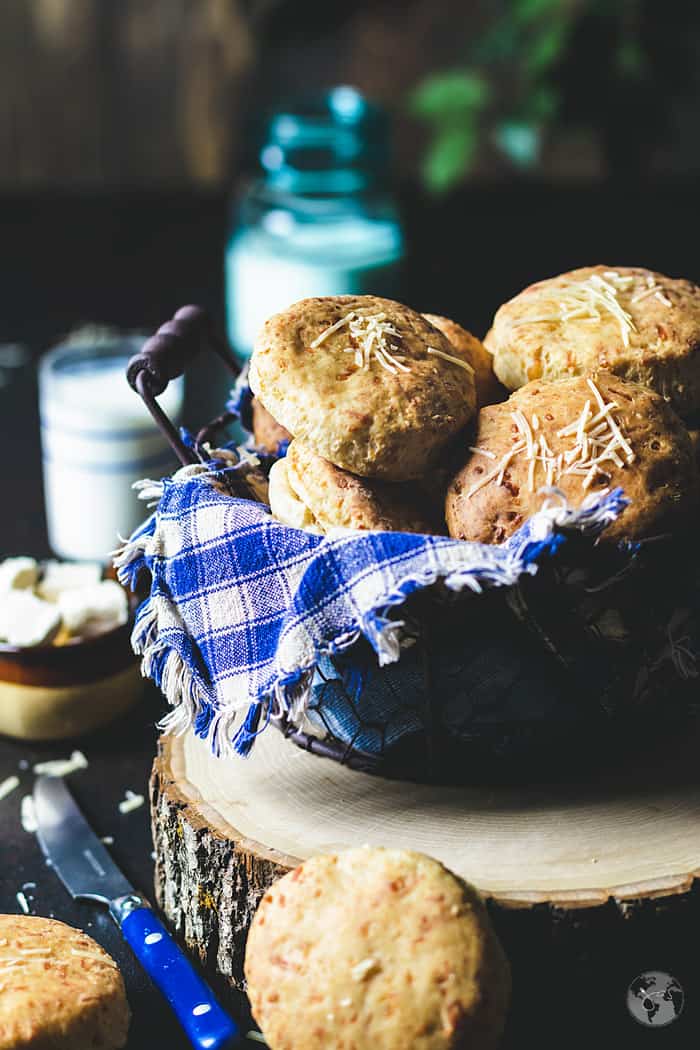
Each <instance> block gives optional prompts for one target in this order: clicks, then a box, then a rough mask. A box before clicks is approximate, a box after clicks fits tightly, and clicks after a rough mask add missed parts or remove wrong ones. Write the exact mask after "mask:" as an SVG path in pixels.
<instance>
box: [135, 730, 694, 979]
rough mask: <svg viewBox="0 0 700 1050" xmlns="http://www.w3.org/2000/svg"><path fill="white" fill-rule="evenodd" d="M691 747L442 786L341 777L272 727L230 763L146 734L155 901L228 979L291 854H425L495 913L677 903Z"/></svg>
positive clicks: (682, 889)
mask: <svg viewBox="0 0 700 1050" xmlns="http://www.w3.org/2000/svg"><path fill="white" fill-rule="evenodd" d="M679 743H680V742H679ZM697 743H698V741H697V736H696V737H695V739H691V738H686V739H685V740H684V741H683V742H682V748H681V749H680V750H679V751H678V752H676V753H675V754H673V755H667V756H666V757H665V758H661V757H660V758H659V761H658V764H656V765H652V766H650V765H649V764H648V762H645V763H640V764H639V765H638V766H633V765H632V764H631V763H628V764H627V766H626V767H617V768H615V769H611V770H609V771H607V772H606V773H602V772H601V771H599V770H595V771H591V777H590V779H587V780H585V781H582V780H580V781H576V782H572V783H569V784H562V783H561V782H560V783H557V784H556V785H552V784H550V785H547V784H540V785H536V784H533V786H531V787H527V788H523V787H518V788H512V787H497V788H496V787H493V788H484V787H482V786H480V787H471V788H470V787H465V788H445V787H430V786H426V785H414V784H406V783H401V782H398V781H389V780H384V779H380V778H378V777H372V776H370V775H367V774H363V773H357V772H353V771H351V770H348V769H346V768H344V767H342V766H339V765H336V764H335V763H331V762H328V761H327V760H324V759H320V758H318V757H315V756H312V755H310V754H308V753H306V752H303V751H300V750H298V749H296V748H295V747H293V746H292V745H290V744H289V742H288V741H285V740H284V739H283V738H282V736H281V735H280V734H278V733H276V732H274V731H272V730H271V731H270V732H266V733H264V734H263V735H262V736H261V738H260V739H259V741H258V742H257V744H256V747H255V748H254V750H253V754H252V756H251V757H250V758H249V759H246V760H243V761H241V760H221V759H216V758H214V757H213V756H212V755H211V754H210V752H209V750H208V748H207V746H206V744H205V743H203V742H202V741H199V740H197V739H196V738H195V737H194V736H193V735H191V734H189V735H186V736H184V737H180V738H162V739H161V742H160V749H159V757H158V758H157V760H156V763H155V765H154V773H153V778H152V806H153V830H154V841H155V847H156V857H157V862H156V868H157V891H158V898H159V902H160V904H161V906H162V907H163V908H164V910H165V912H166V914H167V915H168V916H169V918H170V919H171V920H172V921H173V923H174V924H175V926H176V928H177V929H179V930H180V931H181V932H182V933H183V935H184V937H185V940H186V941H187V943H188V944H189V945H190V946H191V947H193V948H195V949H196V950H197V951H198V953H199V955H200V958H201V959H202V961H203V962H205V963H208V964H209V965H213V966H214V967H215V969H216V970H217V971H218V972H219V973H222V974H223V975H224V976H226V977H227V978H228V979H229V980H231V981H232V983H233V984H235V985H239V984H240V981H241V964H242V958H243V951H244V940H245V934H246V931H247V928H248V925H249V923H250V920H251V918H252V915H253V914H254V911H255V907H256V905H257V902H258V900H259V898H260V896H261V895H262V893H263V892H264V891H265V889H266V888H267V886H268V885H269V884H270V883H271V882H272V881H273V880H274V879H275V878H277V877H278V876H279V875H281V874H282V873H283V872H285V871H288V870H289V869H290V868H291V867H293V866H294V865H295V864H296V863H298V862H299V861H300V860H302V859H304V858H306V857H309V856H311V855H313V854H315V853H320V852H327V851H334V850H340V849H344V848H348V847H350V846H354V845H357V844H361V843H372V844H375V845H386V846H400V847H406V848H411V849H417V850H421V851H423V852H425V853H428V854H430V855H432V856H435V857H437V858H438V859H440V860H442V861H443V862H444V863H445V864H446V865H447V866H448V867H449V868H451V869H452V870H453V871H455V872H457V873H458V874H459V875H462V876H463V877H464V878H466V879H468V880H469V881H470V882H472V883H474V884H475V885H476V886H477V887H478V889H479V890H480V891H481V892H482V893H483V894H484V895H485V896H486V897H487V898H490V899H491V900H492V902H493V905H494V906H496V907H497V908H500V909H503V908H507V909H530V908H532V907H533V906H536V905H538V906H540V905H544V906H546V907H548V908H552V909H560V910H561V909H563V910H566V911H581V912H583V911H585V910H590V909H593V910H598V909H599V908H600V907H601V906H602V905H605V904H608V903H612V904H613V905H616V906H617V907H618V909H623V910H624V909H627V908H633V907H635V906H637V905H638V904H639V903H640V902H642V901H646V902H647V903H648V902H651V901H655V900H657V899H659V898H671V897H673V896H676V895H678V896H679V897H682V896H684V895H686V894H687V892H688V891H689V890H690V889H691V888H692V886H693V882H694V879H695V878H696V877H697V876H698V875H700V786H698V784H697V778H696V777H695V775H694V756H693V752H694V751H696V750H697Z"/></svg>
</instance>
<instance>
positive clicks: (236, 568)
mask: <svg viewBox="0 0 700 1050" xmlns="http://www.w3.org/2000/svg"><path fill="white" fill-rule="evenodd" d="M239 469H240V468H239V467H238V466H225V467H222V465H221V462H220V461H219V462H218V463H217V462H216V461H212V463H209V464H202V465H196V466H190V467H184V468H183V469H182V470H180V471H178V472H177V473H176V474H175V475H173V477H172V478H166V479H164V480H163V481H160V482H143V483H141V488H142V492H141V496H142V498H147V499H155V500H157V506H156V510H155V513H153V514H152V515H151V517H150V518H148V520H147V521H146V522H145V523H144V524H143V525H142V527H141V528H140V529H138V530H137V531H136V532H135V533H134V534H133V536H132V537H131V538H130V539H129V540H128V541H127V542H126V544H125V545H124V547H123V548H122V550H121V551H120V552H119V553H118V555H117V557H116V560H115V565H116V566H117V569H118V574H119V578H120V580H121V581H122V582H123V583H125V584H127V585H131V586H132V587H134V586H135V585H136V581H137V579H139V578H140V577H141V576H142V574H143V573H144V572H147V573H148V574H149V575H150V594H149V596H148V598H147V599H146V600H145V601H144V602H143V603H142V604H141V606H140V607H139V610H138V613H137V619H136V625H135V628H134V632H133V636H132V644H133V647H134V650H135V652H136V653H138V654H140V655H141V657H142V670H143V673H144V675H146V676H148V677H151V678H152V679H153V680H154V681H155V682H156V684H157V685H158V686H159V687H160V688H161V689H162V691H163V693H164V694H165V696H166V698H167V700H168V702H169V703H170V705H171V706H172V711H170V712H169V714H168V715H167V716H166V718H165V719H164V720H163V723H162V728H163V729H164V730H165V731H169V732H176V733H179V732H184V731H185V730H187V729H189V728H190V727H194V730H195V732H196V733H197V734H198V735H199V736H202V737H207V738H208V739H209V741H210V745H211V747H212V750H213V751H214V752H215V753H216V754H227V753H231V752H232V751H237V752H239V753H242V754H245V753H246V752H247V751H248V750H249V748H250V746H251V744H252V741H253V739H254V737H255V735H256V733H257V732H259V727H260V726H264V725H265V724H266V721H267V719H269V716H270V714H271V713H279V712H283V711H287V712H292V713H293V714H294V715H295V716H296V715H298V714H299V713H300V712H301V711H303V710H304V706H305V704H306V702H307V700H308V697H309V692H310V689H311V683H312V679H313V675H314V671H315V669H316V667H317V665H318V663H319V661H321V660H322V659H323V658H324V657H327V656H328V655H333V654H338V653H340V652H342V651H344V650H347V649H349V647H350V646H352V645H353V643H354V642H356V641H357V640H358V638H360V636H364V637H365V638H366V639H367V640H368V641H369V642H370V644H371V645H372V647H373V648H374V650H375V652H376V654H377V659H378V662H379V665H386V664H389V663H391V662H393V661H396V660H398V659H399V656H400V652H401V641H402V632H403V628H404V625H403V623H402V621H401V619H400V612H399V610H400V606H401V604H402V603H403V602H404V600H405V599H406V598H407V596H408V595H410V594H412V593H413V592H415V591H417V590H420V589H421V588H425V587H428V586H430V585H431V584H433V583H435V582H436V581H438V580H441V581H442V582H443V584H444V585H445V586H446V587H448V588H449V589H451V590H453V591H460V590H463V589H465V588H468V589H469V590H471V591H473V592H477V593H478V592H480V591H481V590H482V589H484V588H487V587H499V586H508V585H511V584H514V583H516V582H517V581H518V579H519V578H520V577H521V576H522V575H523V574H534V573H536V571H537V564H538V560H540V559H542V558H543V557H545V556H548V555H551V554H552V553H554V552H555V551H556V549H557V547H558V546H559V545H560V544H561V543H563V542H565V535H566V533H565V531H564V532H562V530H569V529H572V530H577V531H581V532H586V533H592V534H597V533H598V532H600V531H601V530H602V529H603V528H604V527H605V526H606V525H607V524H608V523H609V522H610V521H613V520H614V519H615V518H616V517H617V515H618V514H619V513H620V511H621V510H622V509H623V508H624V506H625V505H626V502H627V501H626V500H625V498H624V496H623V495H622V493H621V491H620V490H619V489H617V490H615V491H613V492H610V493H608V494H606V495H604V496H602V497H599V498H597V499H595V498H592V499H589V500H587V501H586V503H585V504H584V505H583V506H582V507H581V508H580V509H578V510H570V509H569V508H568V507H567V505H566V503H565V502H564V500H563V498H562V497H561V494H559V493H556V492H555V491H554V490H552V491H550V492H549V493H547V494H545V497H544V503H543V507H542V510H541V511H539V512H538V513H537V514H535V515H534V516H533V517H532V518H530V519H529V520H528V521H527V522H526V523H525V524H524V525H523V526H522V527H521V528H520V529H519V530H518V532H517V533H516V534H515V535H514V536H513V537H512V538H511V539H510V540H509V541H508V542H506V543H505V544H503V545H502V546H498V547H497V546H483V545H480V544H476V543H463V542H460V541H457V540H452V539H449V538H447V537H442V536H421V535H414V534H408V533H393V532H371V533H370V532H350V531H348V530H342V531H341V530H338V531H337V532H336V533H334V534H331V535H330V536H326V537H321V536H315V535H310V534H308V533H305V532H300V531H299V530H297V529H293V528H289V527H287V526H286V525H282V524H281V523H280V522H278V521H276V520H275V519H274V518H273V517H272V516H271V515H270V513H269V511H268V509H267V508H266V507H265V506H263V505H262V504H260V503H255V502H253V501H251V500H247V499H240V498H236V497H232V496H231V495H228V494H225V492H223V491H222V488H223V487H225V485H226V483H227V482H230V483H231V484H230V487H232V486H233V485H235V475H236V471H237V470H239Z"/></svg>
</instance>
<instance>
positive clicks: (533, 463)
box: [467, 379, 635, 498]
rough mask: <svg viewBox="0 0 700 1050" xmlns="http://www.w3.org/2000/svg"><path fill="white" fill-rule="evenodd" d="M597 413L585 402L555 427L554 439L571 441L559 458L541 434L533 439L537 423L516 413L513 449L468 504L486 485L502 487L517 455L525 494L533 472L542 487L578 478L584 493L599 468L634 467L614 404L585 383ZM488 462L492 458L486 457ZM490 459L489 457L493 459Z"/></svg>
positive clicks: (474, 490)
mask: <svg viewBox="0 0 700 1050" xmlns="http://www.w3.org/2000/svg"><path fill="white" fill-rule="evenodd" d="M587 383H588V386H589V388H590V391H591V393H592V395H593V400H594V402H595V405H596V406H597V409H598V410H597V411H595V412H594V410H593V408H592V401H591V399H590V398H589V399H587V400H586V402H585V404H584V406H583V408H582V410H581V413H580V415H579V416H578V418H577V419H574V420H572V422H571V423H568V424H567V425H566V426H564V427H561V428H560V429H559V430H558V431H557V433H556V436H557V437H558V438H571V439H572V441H573V444H572V445H571V446H570V447H569V448H567V449H565V450H564V451H562V452H558V453H555V452H554V451H553V450H552V449H551V447H550V445H549V443H548V441H547V439H546V437H545V435H544V434H542V433H540V434H539V435H537V437H535V432H536V431H537V430H538V427H539V421H538V422H537V426H536V425H535V420H536V419H537V417H536V416H534V415H533V416H532V417H531V419H530V420H528V419H527V417H526V416H525V414H524V412H522V411H520V410H519V409H518V410H516V411H515V412H512V413H511V418H512V420H513V423H514V424H515V426H516V428H517V431H518V437H517V440H516V441H515V444H514V445H513V446H512V447H511V448H509V449H508V451H507V452H506V453H505V455H503V456H502V457H501V459H500V460H499V461H498V463H497V464H496V466H495V467H494V468H493V470H491V471H489V473H488V474H485V475H484V477H483V478H480V479H479V480H478V481H477V482H476V484H475V485H472V487H471V488H470V489H469V491H468V492H467V498H471V497H472V496H473V495H474V494H475V493H477V492H479V491H480V490H481V489H483V488H484V487H485V486H486V485H489V484H490V483H491V482H492V481H495V482H496V484H497V485H502V484H503V482H504V480H505V473H506V470H507V469H508V467H509V466H510V464H511V462H512V461H513V459H514V458H515V457H516V456H520V455H523V454H524V456H525V459H526V460H527V461H528V472H527V486H528V489H529V491H530V492H534V491H535V486H536V484H537V480H538V479H537V471H538V468H539V469H540V471H541V473H542V479H541V480H542V483H544V484H545V485H548V486H551V485H558V484H559V482H560V481H561V479H562V478H563V477H566V476H568V475H575V476H577V477H580V478H581V485H582V487H583V490H584V492H585V491H586V489H588V488H589V487H590V485H592V483H593V481H594V479H595V477H596V475H597V474H599V473H602V472H603V467H604V464H613V465H614V466H615V467H618V468H624V467H625V466H627V464H629V463H634V460H635V453H634V450H633V448H632V446H631V445H630V443H629V440H628V439H627V437H626V435H625V433H624V431H623V424H622V421H621V419H619V418H616V417H615V415H614V412H615V409H617V408H618V407H619V406H618V404H617V402H616V401H607V402H606V401H605V399H604V397H603V395H602V394H601V392H600V390H599V389H598V387H597V386H596V384H595V383H594V382H593V380H592V379H588V380H587ZM470 451H472V452H475V453H481V454H484V453H486V452H487V450H486V449H480V448H478V447H476V446H472V447H471V448H470ZM491 456H493V453H491ZM493 458H495V457H493Z"/></svg>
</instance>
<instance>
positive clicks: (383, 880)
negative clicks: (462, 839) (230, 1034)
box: [245, 847, 510, 1050]
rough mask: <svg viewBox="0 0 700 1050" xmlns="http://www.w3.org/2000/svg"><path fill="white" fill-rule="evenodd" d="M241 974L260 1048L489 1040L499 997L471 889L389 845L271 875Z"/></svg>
mask: <svg viewBox="0 0 700 1050" xmlns="http://www.w3.org/2000/svg"><path fill="white" fill-rule="evenodd" d="M245 974H246V978H247V981H248V994H249V997H250V1001H251V1005H252V1009H253V1014H254V1016H255V1019H256V1020H257V1021H258V1023H259V1025H260V1027H261V1028H262V1031H263V1033H264V1035H265V1038H266V1040H267V1042H268V1044H269V1045H270V1047H271V1048H272V1050H332V1048H340V1047H345V1048H350V1047H352V1048H354V1050H408V1048H409V1047H410V1048H411V1050H457V1048H460V1050H461V1048H464V1050H467V1048H472V1047H473V1048H476V1047H478V1048H479V1050H489V1048H492V1047H495V1046H496V1045H497V1043H498V1039H499V1037H500V1034H501V1031H502V1029H503V1024H504V1020H505V1014H506V1011H507V1009H508V1001H509V998H510V970H509V967H508V962H507V960H506V958H505V956H504V954H503V951H502V949H501V946H500V944H499V942H498V940H497V939H496V935H495V934H494V932H493V929H492V927H491V923H490V921H489V918H488V915H487V913H486V909H485V908H484V905H483V903H482V902H481V899H480V898H479V895H478V893H477V892H476V890H474V889H473V887H471V886H469V885H467V883H465V882H463V881H462V880H461V879H458V878H457V877H456V876H455V875H452V874H451V872H449V871H448V870H447V869H446V868H444V867H443V866H442V865H441V864H439V863H438V862H437V861H436V860H432V859H431V858H430V857H426V856H424V855H422V854H420V853H412V852H409V851H407V850H398V849H378V848H370V847H364V848H362V849H354V850H348V851H347V852H345V853H341V854H338V855H336V856H321V857H314V858H312V859H311V860H307V861H306V862H305V863H304V864H302V865H301V866H300V867H298V868H296V869H295V870H294V871H291V872H289V873H288V874H287V875H285V876H284V877H283V878H282V879H280V880H279V882H277V883H275V885H274V886H273V887H272V888H271V889H270V890H269V891H268V892H267V893H266V894H265V896H264V898H263V900H262V901H261V903H260V906H259V908H258V911H257V913H256V915H255V917H254V919H253V923H252V926H251V928H250V933H249V935H248V944H247V946H246V958H245ZM290 1003H293V1004H294V1009H292V1010H290V1008H289V1004H290Z"/></svg>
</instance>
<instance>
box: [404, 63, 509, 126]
mask: <svg viewBox="0 0 700 1050" xmlns="http://www.w3.org/2000/svg"><path fill="white" fill-rule="evenodd" d="M489 96H490V87H489V84H488V81H486V80H485V79H484V78H483V77H482V76H480V75H479V74H478V73H474V72H472V71H471V70H469V69H463V70H458V69H455V70H452V71H449V72H445V73H436V74H434V75H433V76H430V77H428V78H427V79H426V80H424V81H423V82H422V83H421V84H419V85H418V87H417V88H416V90H415V91H414V92H413V95H412V96H411V99H410V106H411V110H412V112H413V113H415V114H416V116H419V117H424V118H427V119H430V120H444V119H451V118H454V117H455V116H462V115H464V114H468V113H472V112H474V111H476V110H479V109H481V108H482V107H483V106H484V105H485V104H486V102H487V101H488V99H489Z"/></svg>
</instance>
